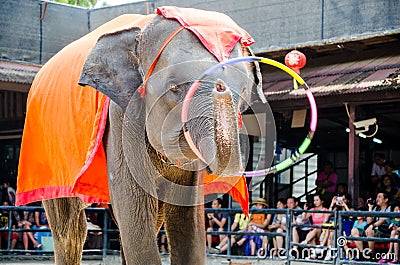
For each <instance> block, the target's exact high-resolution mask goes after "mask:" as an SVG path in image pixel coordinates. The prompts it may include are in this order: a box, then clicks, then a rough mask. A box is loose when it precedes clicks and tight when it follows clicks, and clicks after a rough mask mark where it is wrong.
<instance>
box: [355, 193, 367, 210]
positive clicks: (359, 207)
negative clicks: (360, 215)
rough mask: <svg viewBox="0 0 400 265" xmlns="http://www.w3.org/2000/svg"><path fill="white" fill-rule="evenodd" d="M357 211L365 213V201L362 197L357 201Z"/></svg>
mask: <svg viewBox="0 0 400 265" xmlns="http://www.w3.org/2000/svg"><path fill="white" fill-rule="evenodd" d="M356 210H359V211H367V201H366V200H365V198H364V197H363V196H359V197H358V199H357V208H356Z"/></svg>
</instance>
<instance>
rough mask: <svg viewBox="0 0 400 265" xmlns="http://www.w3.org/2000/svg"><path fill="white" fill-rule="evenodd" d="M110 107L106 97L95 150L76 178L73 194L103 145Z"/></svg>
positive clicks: (108, 99)
mask: <svg viewBox="0 0 400 265" xmlns="http://www.w3.org/2000/svg"><path fill="white" fill-rule="evenodd" d="M109 105H110V98H108V97H106V99H105V100H104V103H103V108H102V112H101V116H100V121H99V127H98V129H97V135H96V140H95V144H94V147H93V150H92V152H91V153H90V156H89V157H88V159H87V160H86V162H85V165H84V166H83V168H82V170H81V172H79V174H78V176H77V177H76V179H75V182H74V185H73V186H72V192H73V191H74V190H75V187H76V184H77V182H78V181H79V178H80V177H81V176H82V175H83V174H84V173H85V172H86V170H87V169H88V168H89V166H90V165H91V164H92V161H93V159H94V157H95V155H96V153H97V150H98V149H99V147H100V145H101V144H103V141H102V140H103V135H104V130H105V128H106V124H107V117H108V107H109ZM78 185H79V184H78Z"/></svg>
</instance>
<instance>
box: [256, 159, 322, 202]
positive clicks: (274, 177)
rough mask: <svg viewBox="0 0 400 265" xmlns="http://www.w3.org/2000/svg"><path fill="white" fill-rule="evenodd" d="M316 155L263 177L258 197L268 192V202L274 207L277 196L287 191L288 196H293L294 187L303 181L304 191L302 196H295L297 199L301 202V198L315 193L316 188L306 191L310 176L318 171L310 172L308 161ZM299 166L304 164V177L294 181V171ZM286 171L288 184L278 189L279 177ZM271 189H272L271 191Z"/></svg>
mask: <svg viewBox="0 0 400 265" xmlns="http://www.w3.org/2000/svg"><path fill="white" fill-rule="evenodd" d="M317 155H318V154H317V153H314V154H310V155H309V156H307V157H304V158H303V159H300V160H298V161H296V162H295V163H294V164H293V165H291V166H290V167H287V168H285V169H284V170H282V171H279V172H276V173H274V174H270V175H267V176H266V177H265V179H264V181H263V182H262V183H261V185H260V197H266V196H265V194H263V193H264V192H265V193H266V192H267V191H269V192H268V194H269V196H268V201H269V202H270V203H271V204H272V205H275V204H276V202H277V201H278V199H279V198H278V196H279V195H280V194H285V192H286V191H288V192H287V193H288V194H293V187H294V185H295V184H296V183H298V182H300V181H303V180H304V182H305V184H304V189H305V190H304V193H303V194H301V195H300V196H297V197H298V199H299V200H301V199H302V198H303V197H306V196H307V195H310V194H312V193H313V192H315V190H316V188H314V189H311V190H309V189H308V182H309V178H310V176H312V175H313V174H316V173H317V172H318V170H317V169H315V170H310V168H309V161H310V159H311V158H313V157H315V156H317ZM301 164H304V170H305V172H304V175H303V176H302V177H300V178H296V180H295V179H294V170H295V168H296V167H297V166H299V165H301ZM287 171H288V172H289V183H287V184H286V185H284V186H283V187H279V184H280V181H279V177H280V175H281V174H283V173H285V172H287ZM271 187H273V190H271Z"/></svg>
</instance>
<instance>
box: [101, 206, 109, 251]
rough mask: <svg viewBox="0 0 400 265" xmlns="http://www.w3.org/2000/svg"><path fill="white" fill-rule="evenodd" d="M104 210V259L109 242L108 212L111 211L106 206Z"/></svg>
mask: <svg viewBox="0 0 400 265" xmlns="http://www.w3.org/2000/svg"><path fill="white" fill-rule="evenodd" d="M103 211H104V219H103V249H102V252H103V259H104V258H106V256H107V242H108V232H107V231H108V219H109V218H108V214H109V211H107V210H106V209H105V208H103Z"/></svg>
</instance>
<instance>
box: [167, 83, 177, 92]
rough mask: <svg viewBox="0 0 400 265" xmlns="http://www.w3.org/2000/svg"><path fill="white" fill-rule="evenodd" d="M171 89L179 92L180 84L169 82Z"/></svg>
mask: <svg viewBox="0 0 400 265" xmlns="http://www.w3.org/2000/svg"><path fill="white" fill-rule="evenodd" d="M169 89H170V90H171V91H173V92H179V86H178V85H177V84H174V83H171V84H169Z"/></svg>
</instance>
